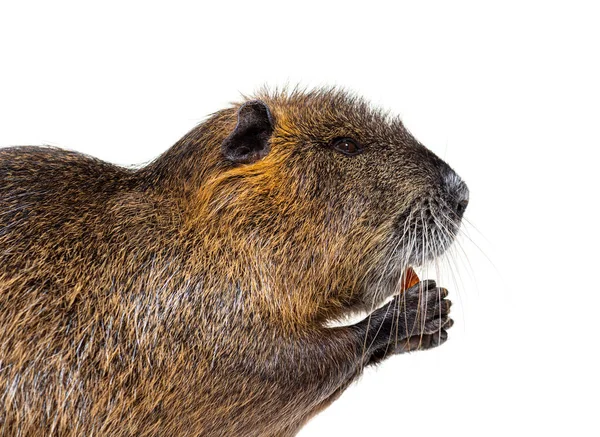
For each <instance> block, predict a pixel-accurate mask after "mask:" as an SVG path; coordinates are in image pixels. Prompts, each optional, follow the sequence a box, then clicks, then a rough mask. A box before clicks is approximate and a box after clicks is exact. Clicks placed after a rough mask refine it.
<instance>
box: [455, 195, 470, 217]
mask: <svg viewBox="0 0 600 437" xmlns="http://www.w3.org/2000/svg"><path fill="white" fill-rule="evenodd" d="M468 204H469V200H468V199H464V200H461V201H460V202H458V204H457V205H456V213H457V214H458V215H459V216H462V215H463V214H464V213H465V210H466V209H467V205H468Z"/></svg>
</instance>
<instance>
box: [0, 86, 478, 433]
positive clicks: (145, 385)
mask: <svg viewBox="0 0 600 437" xmlns="http://www.w3.org/2000/svg"><path fill="white" fill-rule="evenodd" d="M466 200H467V190H466V186H465V185H464V183H463V182H462V181H460V179H459V178H458V177H457V176H456V175H455V173H454V172H453V171H452V170H451V169H450V167H448V166H447V165H446V164H445V163H444V162H442V161H441V160H440V159H439V158H437V157H436V156H435V155H434V154H433V153H431V152H430V151H429V150H427V149H426V148H425V147H424V146H422V145H421V144H419V143H418V142H417V141H416V140H415V139H414V138H413V137H412V136H411V135H410V134H409V133H408V132H407V131H406V129H405V128H404V127H403V125H402V123H401V122H400V121H399V120H398V119H394V118H391V117H389V116H387V115H385V114H382V113H381V112H379V111H376V110H373V109H371V108H370V107H369V106H368V105H367V104H366V103H364V102H363V101H362V100H360V99H356V98H354V97H351V96H349V95H347V94H345V93H343V92H340V91H336V90H321V91H314V92H308V93H304V92H291V93H285V92H281V93H273V94H269V93H262V94H261V95H259V96H258V97H257V100H248V101H246V102H245V103H243V104H236V105H233V106H232V107H231V108H228V109H225V110H222V111H220V112H218V113H216V114H214V115H213V116H212V117H210V118H209V119H208V120H207V121H206V122H204V123H202V124H200V125H199V126H198V127H196V128H195V129H193V130H192V131H191V132H189V133H188V134H187V135H186V136H185V137H184V138H182V139H181V140H180V141H179V142H178V143H176V144H175V145H174V146H173V147H172V148H170V149H169V150H168V151H167V152H165V153H164V154H163V155H162V156H160V157H159V158H157V159H156V160H155V161H154V162H152V163H151V164H149V165H147V166H145V167H143V168H139V169H125V168H121V167H118V166H114V165H111V164H108V163H105V162H102V161H99V160H97V159H94V158H91V157H88V156H84V155H82V154H79V153H74V152H67V151H64V150H60V149H56V148H48V147H15V148H6V149H1V150H0V435H6V436H9V435H10V436H13V435H15V436H16V435H18V436H40V435H56V436H84V435H85V436H91V435H93V436H164V435H178V436H199V435H202V436H240V437H244V436H248V437H250V436H292V435H294V434H295V433H296V432H297V431H298V429H299V428H300V427H301V426H302V425H303V424H304V423H305V422H306V421H307V420H308V419H309V418H310V417H312V416H313V415H314V414H316V413H317V412H318V411H320V410H321V409H323V408H325V407H326V406H327V405H329V403H331V402H332V401H333V400H334V399H335V398H336V397H337V396H339V394H341V393H342V391H343V390H344V389H345V388H346V387H347V386H348V385H349V384H350V383H351V382H352V381H353V380H354V379H355V378H356V377H357V376H358V375H359V374H360V373H361V372H362V370H363V368H364V367H365V366H368V365H370V364H372V363H374V362H378V361H381V360H382V359H383V358H385V357H386V356H388V355H390V354H393V353H400V352H404V351H407V350H414V349H426V348H429V347H433V346H436V345H438V344H440V343H442V342H443V341H444V340H445V339H446V331H445V329H446V328H448V327H449V326H450V325H451V320H450V319H449V318H448V310H449V301H447V300H446V299H445V296H446V291H445V290H444V289H441V288H437V287H436V286H435V284H434V283H433V282H432V281H425V282H423V283H421V284H420V285H419V286H416V287H413V288H411V289H409V290H408V291H406V292H405V293H403V294H402V295H401V296H400V297H397V298H395V299H394V300H393V301H392V302H391V303H390V304H388V305H386V306H384V307H383V308H381V309H378V310H375V311H374V312H373V313H372V314H371V316H370V317H369V319H367V320H364V321H363V322H360V323H358V324H356V325H352V326H346V327H336V328H330V327H327V326H326V325H325V322H327V321H328V320H331V319H335V318H339V317H341V316H343V315H344V314H347V313H348V312H349V311H353V310H357V309H368V310H372V309H373V308H375V307H376V306H377V304H379V303H381V302H382V301H383V300H384V299H385V298H387V297H389V296H391V295H392V294H393V293H395V292H397V291H398V283H399V279H400V275H401V274H402V272H403V271H404V269H405V268H406V267H407V266H408V265H411V264H421V263H422V262H423V261H424V260H426V259H431V258H434V257H436V256H437V255H439V254H440V253H442V252H443V251H444V250H445V248H446V247H447V246H448V245H449V244H450V243H451V241H452V239H453V237H454V234H455V233H456V231H457V229H458V226H459V223H460V219H461V216H462V212H463V210H464V207H465V206H466Z"/></svg>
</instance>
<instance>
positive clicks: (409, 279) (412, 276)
mask: <svg viewBox="0 0 600 437" xmlns="http://www.w3.org/2000/svg"><path fill="white" fill-rule="evenodd" d="M419 281H420V279H419V277H418V276H417V274H416V273H415V271H414V270H413V269H412V267H409V268H407V269H406V270H405V271H404V273H403V274H402V279H401V280H400V292H401V293H402V292H404V291H406V290H408V289H409V288H410V287H412V286H414V285H417V284H418V283H419Z"/></svg>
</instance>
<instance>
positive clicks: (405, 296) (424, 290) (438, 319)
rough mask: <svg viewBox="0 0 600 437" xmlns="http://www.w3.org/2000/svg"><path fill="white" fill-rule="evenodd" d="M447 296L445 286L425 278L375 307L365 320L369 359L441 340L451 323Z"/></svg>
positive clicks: (374, 359)
mask: <svg viewBox="0 0 600 437" xmlns="http://www.w3.org/2000/svg"><path fill="white" fill-rule="evenodd" d="M447 296H448V290H447V289H445V288H442V287H437V286H436V283H435V281H433V280H427V281H423V282H420V283H419V284H417V285H415V286H413V287H411V288H409V289H408V290H406V291H405V292H404V293H402V294H401V295H399V296H396V297H395V298H394V299H393V300H392V301H391V302H390V303H389V304H387V305H385V306H383V307H382V308H379V309H378V310H376V311H374V312H373V313H372V314H371V317H370V320H367V321H365V322H366V325H367V330H368V333H367V338H369V339H370V340H371V341H370V344H371V345H372V354H371V358H370V360H369V363H374V362H378V361H380V360H382V359H383V358H385V357H386V356H388V355H392V354H398V353H404V352H410V351H415V350H424V349H431V348H433V347H436V346H439V345H441V344H442V343H444V342H445V341H446V340H447V338H448V333H447V331H446V330H447V329H449V328H450V327H452V325H453V324H454V322H453V320H452V319H451V318H450V317H449V316H448V314H449V312H450V307H451V305H452V303H451V302H450V300H449V299H447Z"/></svg>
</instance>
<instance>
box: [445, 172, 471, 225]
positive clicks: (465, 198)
mask: <svg viewBox="0 0 600 437" xmlns="http://www.w3.org/2000/svg"><path fill="white" fill-rule="evenodd" d="M444 182H445V185H446V189H447V192H448V194H449V195H450V197H451V198H452V207H453V208H454V211H455V212H456V215H457V216H458V217H459V218H462V216H463V214H464V213H465V210H466V209H467V205H468V204H469V188H468V187H467V184H465V183H464V181H463V180H462V179H461V178H460V176H458V175H457V174H456V173H455V172H454V170H452V169H451V168H450V167H445V172H444Z"/></svg>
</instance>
